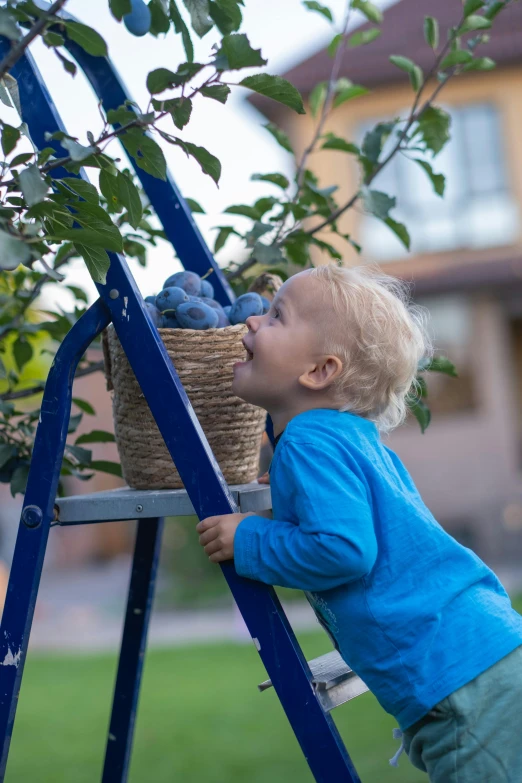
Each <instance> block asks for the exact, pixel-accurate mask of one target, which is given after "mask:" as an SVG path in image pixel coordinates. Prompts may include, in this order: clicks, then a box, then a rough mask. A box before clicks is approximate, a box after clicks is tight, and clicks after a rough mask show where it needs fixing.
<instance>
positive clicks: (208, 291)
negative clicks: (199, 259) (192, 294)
mask: <svg viewBox="0 0 522 783" xmlns="http://www.w3.org/2000/svg"><path fill="white" fill-rule="evenodd" d="M200 293H201V296H206V297H208V298H209V299H213V298H214V286H213V285H212V283H209V282H208V280H202V281H201V292H200Z"/></svg>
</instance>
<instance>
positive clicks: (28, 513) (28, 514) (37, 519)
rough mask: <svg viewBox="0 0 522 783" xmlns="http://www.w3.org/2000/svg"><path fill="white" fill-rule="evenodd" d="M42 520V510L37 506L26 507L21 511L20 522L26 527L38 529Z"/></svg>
mask: <svg viewBox="0 0 522 783" xmlns="http://www.w3.org/2000/svg"><path fill="white" fill-rule="evenodd" d="M42 519H43V514H42V509H41V508H39V507H38V506H26V507H25V508H24V510H23V511H22V521H23V523H24V525H25V526H26V527H38V525H40V524H41V522H42Z"/></svg>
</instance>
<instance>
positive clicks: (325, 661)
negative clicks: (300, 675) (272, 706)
mask: <svg viewBox="0 0 522 783" xmlns="http://www.w3.org/2000/svg"><path fill="white" fill-rule="evenodd" d="M308 666H309V667H310V671H311V672H312V684H313V686H314V690H315V693H316V696H317V698H318V699H319V701H320V702H321V704H322V705H323V707H324V709H325V710H326V711H327V712H330V710H333V709H335V707H339V705H340V704H344V703H345V702H347V701H350V699H354V698H355V697H356V696H360V695H361V693H366V691H367V690H368V688H367V687H366V685H365V684H364V682H363V681H362V680H361V678H360V677H358V676H357V675H356V674H355V672H354V671H352V670H351V669H350V667H349V666H348V665H347V664H346V663H345V662H344V661H343V659H342V658H341V656H340V655H339V653H338V652H337V650H333V651H332V652H329V653H326V655H321V656H319V658H314V659H313V660H312V661H308ZM271 687H272V681H271V680H265V682H262V683H261V685H258V688H259V690H260V691H265V690H266V689H267V688H271Z"/></svg>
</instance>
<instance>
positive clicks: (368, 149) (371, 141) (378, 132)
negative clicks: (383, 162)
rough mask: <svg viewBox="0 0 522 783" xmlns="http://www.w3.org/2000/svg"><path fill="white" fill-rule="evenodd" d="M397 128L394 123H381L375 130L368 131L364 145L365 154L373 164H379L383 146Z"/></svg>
mask: <svg viewBox="0 0 522 783" xmlns="http://www.w3.org/2000/svg"><path fill="white" fill-rule="evenodd" d="M394 127H395V123H392V122H379V123H378V124H377V125H376V126H375V128H372V130H370V131H368V133H367V134H366V135H365V137H364V140H363V145H362V151H363V154H364V155H365V156H366V157H367V158H368V160H370V161H371V162H372V163H377V162H378V160H379V156H380V154H381V152H382V148H383V145H384V143H385V141H386V139H387V138H388V136H389V135H390V133H391V132H392V130H393V128H394Z"/></svg>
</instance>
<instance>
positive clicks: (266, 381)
mask: <svg viewBox="0 0 522 783" xmlns="http://www.w3.org/2000/svg"><path fill="white" fill-rule="evenodd" d="M320 293H321V291H320V288H319V286H318V284H317V281H315V280H314V278H311V277H310V276H309V274H308V273H307V272H306V271H305V272H301V273H299V274H298V275H295V276H294V277H292V278H290V279H289V280H287V282H286V283H285V284H284V285H283V286H282V287H281V288H280V289H279V291H278V292H277V294H276V296H275V298H274V300H273V302H272V306H271V308H270V311H269V312H268V313H267V314H266V315H260V316H251V317H250V318H248V319H247V322H246V323H247V326H248V329H249V331H248V334H247V335H245V337H244V339H243V343H244V345H245V347H246V348H247V350H248V351H249V358H248V360H247V361H245V362H238V363H237V364H235V365H234V381H233V384H232V391H233V392H234V394H236V395H237V396H238V397H241V398H242V399H244V400H246V401H247V402H250V403H252V404H253V405H258V406H259V407H262V408H265V410H267V411H268V412H269V413H272V412H273V411H274V412H275V411H280V410H283V409H285V408H287V407H289V406H292V405H293V406H295V404H296V402H298V401H299V400H300V399H301V398H303V396H305V397H306V396H307V395H308V396H309V395H310V394H312V393H313V391H314V390H315V389H314V388H311V387H310V386H309V385H307V382H303V381H304V379H305V378H306V379H309V377H312V376H313V375H314V372H317V371H316V370H315V368H316V367H317V363H318V362H320V360H321V357H322V356H324V349H323V344H324V336H323V329H324V327H325V312H324V308H325V302H324V297H323V296H321V295H320ZM317 391H322V390H320V389H318V390H317ZM316 397H317V395H316Z"/></svg>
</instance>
